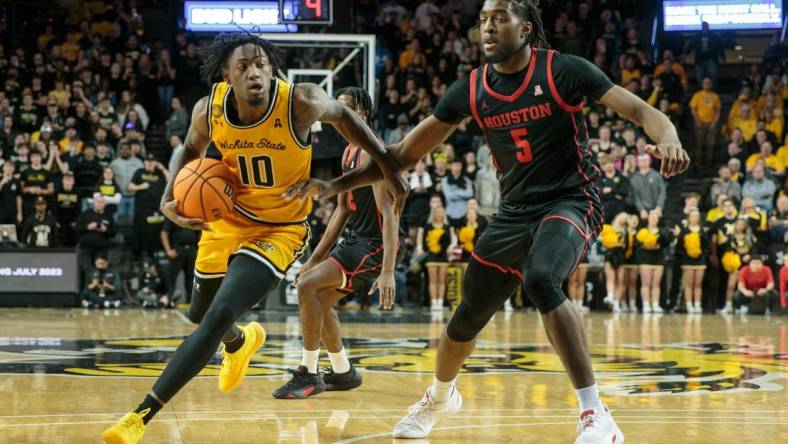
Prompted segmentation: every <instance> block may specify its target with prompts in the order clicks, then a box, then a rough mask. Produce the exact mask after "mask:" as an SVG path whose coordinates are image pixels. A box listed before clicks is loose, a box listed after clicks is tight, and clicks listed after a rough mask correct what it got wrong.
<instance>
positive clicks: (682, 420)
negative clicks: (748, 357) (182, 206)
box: [0, 415, 788, 436]
mask: <svg viewBox="0 0 788 444" xmlns="http://www.w3.org/2000/svg"><path fill="white" fill-rule="evenodd" d="M331 418H332V417H331V416H306V417H305V416H296V417H288V416H257V417H245V418H233V421H238V422H246V421H281V420H295V419H308V420H322V419H326V420H327V419H331ZM400 418H402V415H389V416H358V417H351V418H350V419H355V420H362V419H377V420H380V419H400ZM503 418H510V419H521V418H533V419H541V418H555V419H557V418H575V415H572V416H568V415H567V416H508V417H500V416H462V417H455V418H449V419H448V420H452V419H456V420H468V419H503ZM640 419H642V418H641V417H637V416H634V417H616V420H617V421H616V422H618V423H621V424H739V425H741V418H740V417H738V416H733V417H728V418H725V419H732V420H734V421H716V420H714V419H715V418H691V417H683V416H677V417H659V416H654V417H649V418H648V420H646V421H642V420H640ZM225 420H227V418H175V419H159V420H156V422H157V423H160V422H166V423H172V422H174V423H180V422H211V421H225ZM634 420H637V421H634ZM737 420H738V421H737ZM576 422H577V421H576V420H572V422H571V423H572V424H574V423H576ZM108 423H111V421H66V422H38V423H36V422H33V423H21V424H0V428H21V427H50V426H74V425H89V424H108ZM546 424H565V422H561V423H551V422H528V423H522V425H528V426H532V425H546ZM514 425H520V423H517V424H499V425H498V426H514ZM747 425H748V426H750V425H788V422H785V421H774V420H772V419H771V418H762V419H759V418H748V420H747ZM477 426H478V427H485V426H486V425H485V424H479V425H475V426H474V427H477ZM491 426H495V425H491ZM455 428H468V427H465V426H449V427H444V429H447V430H449V429H455ZM375 436H377V435H375Z"/></svg>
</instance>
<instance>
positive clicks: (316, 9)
mask: <svg viewBox="0 0 788 444" xmlns="http://www.w3.org/2000/svg"><path fill="white" fill-rule="evenodd" d="M280 3H281V4H282V19H283V21H284V22H285V23H299V24H309V23H312V24H325V25H330V24H331V22H332V21H333V18H334V17H333V15H332V12H333V11H332V9H331V6H332V3H333V2H332V0H280Z"/></svg>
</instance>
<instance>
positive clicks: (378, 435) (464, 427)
mask: <svg viewBox="0 0 788 444" xmlns="http://www.w3.org/2000/svg"><path fill="white" fill-rule="evenodd" d="M616 422H617V423H619V424H672V423H670V422H664V421H618V420H617V421H616ZM576 424H577V421H572V422H540V423H530V422H526V423H514V424H472V425H460V426H446V427H436V428H434V429H432V430H433V431H436V430H467V429H487V428H493V427H496V428H498V427H500V428H503V427H534V426H548V425H576ZM692 424H736V425H739V426H741V421H730V422H703V421H698V422H693V423H692ZM750 424H752V425H756V424H755V423H750ZM782 424H784V423H757V425H782ZM390 436H391V432H384V433H375V434H372V435H363V436H357V437H355V438H349V439H344V440H341V441H336V442H335V443H334V444H351V443H354V442H359V441H365V440H368V439H373V438H381V437H390Z"/></svg>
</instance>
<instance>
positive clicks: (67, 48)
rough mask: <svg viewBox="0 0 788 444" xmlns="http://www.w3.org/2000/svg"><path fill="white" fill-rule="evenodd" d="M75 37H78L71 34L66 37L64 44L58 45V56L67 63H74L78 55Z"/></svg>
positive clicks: (75, 34)
mask: <svg viewBox="0 0 788 444" xmlns="http://www.w3.org/2000/svg"><path fill="white" fill-rule="evenodd" d="M77 37H79V34H77V33H75V32H71V33H69V34H68V35H67V36H66V42H65V43H63V44H62V45H60V54H61V55H62V56H63V58H64V59H66V61H68V62H69V63H74V62H76V61H77V58H78V55H79V43H77Z"/></svg>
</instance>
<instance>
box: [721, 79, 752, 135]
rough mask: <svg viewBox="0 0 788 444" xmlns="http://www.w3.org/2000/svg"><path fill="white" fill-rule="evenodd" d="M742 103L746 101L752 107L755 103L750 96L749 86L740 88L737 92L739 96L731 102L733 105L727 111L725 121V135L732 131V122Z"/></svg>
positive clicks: (737, 114) (733, 126)
mask: <svg viewBox="0 0 788 444" xmlns="http://www.w3.org/2000/svg"><path fill="white" fill-rule="evenodd" d="M742 103H748V104H749V105H750V107H752V108H754V107H755V105H756V104H757V102H756V101H755V100H753V98H752V90H750V87H749V86H745V87H744V88H742V90H741V92H739V97H738V98H736V100H735V101H734V102H733V105H731V109H730V111H728V122H727V125H728V128H727V131H726V132H725V135H726V136H728V135H729V134H730V132H731V131H733V129H734V128H736V125H734V124H733V121H734V119H736V117H738V116H739V114H740V113H741V105H742Z"/></svg>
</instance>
